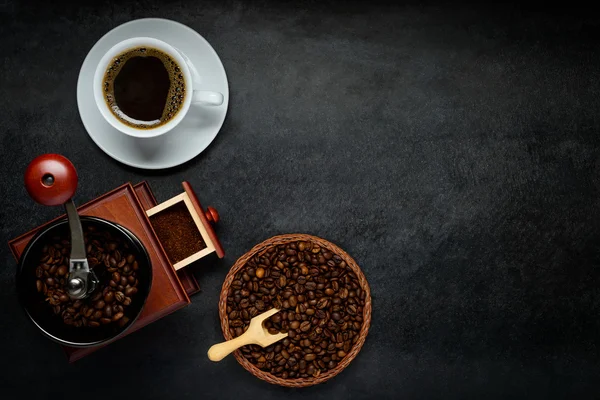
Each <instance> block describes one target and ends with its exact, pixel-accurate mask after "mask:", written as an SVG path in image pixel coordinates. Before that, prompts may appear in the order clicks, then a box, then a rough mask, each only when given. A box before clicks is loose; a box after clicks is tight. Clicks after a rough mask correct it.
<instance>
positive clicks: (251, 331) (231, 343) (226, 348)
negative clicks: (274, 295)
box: [208, 308, 288, 361]
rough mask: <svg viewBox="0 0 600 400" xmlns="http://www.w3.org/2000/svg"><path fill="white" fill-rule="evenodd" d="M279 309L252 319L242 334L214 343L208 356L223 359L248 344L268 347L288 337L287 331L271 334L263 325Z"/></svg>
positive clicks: (213, 359) (217, 359) (211, 358)
mask: <svg viewBox="0 0 600 400" xmlns="http://www.w3.org/2000/svg"><path fill="white" fill-rule="evenodd" d="M278 312H279V310H278V309H276V308H272V309H270V310H269V311H266V312H264V313H262V314H260V315H257V316H256V317H254V318H252V319H251V320H250V326H249V327H248V330H247V331H246V332H245V333H244V334H243V335H241V336H238V337H236V338H235V339H231V340H228V341H227V342H223V343H219V344H215V345H213V346H212V347H211V348H210V349H208V358H209V359H210V360H211V361H221V360H222V359H224V358H225V357H226V356H227V355H228V354H229V353H231V352H232V351H234V350H237V349H238V348H240V347H242V346H245V345H247V344H258V345H261V346H262V347H267V346H269V345H271V344H273V343H275V342H277V341H279V340H281V339H283V338H284V337H287V335H288V334H287V333H278V334H276V335H271V334H270V333H269V332H268V331H267V330H266V329H265V327H264V326H263V322H264V321H265V320H266V319H267V318H269V317H270V316H272V315H274V314H277V313H278Z"/></svg>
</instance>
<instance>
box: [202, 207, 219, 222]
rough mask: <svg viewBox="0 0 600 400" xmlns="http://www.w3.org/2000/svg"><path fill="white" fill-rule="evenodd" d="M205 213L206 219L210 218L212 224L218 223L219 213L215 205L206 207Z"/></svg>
mask: <svg viewBox="0 0 600 400" xmlns="http://www.w3.org/2000/svg"><path fill="white" fill-rule="evenodd" d="M204 215H206V219H207V220H208V222H210V223H212V224H216V223H217V222H219V213H218V212H217V210H216V209H214V208H213V207H210V206H208V207H206V212H205V213H204Z"/></svg>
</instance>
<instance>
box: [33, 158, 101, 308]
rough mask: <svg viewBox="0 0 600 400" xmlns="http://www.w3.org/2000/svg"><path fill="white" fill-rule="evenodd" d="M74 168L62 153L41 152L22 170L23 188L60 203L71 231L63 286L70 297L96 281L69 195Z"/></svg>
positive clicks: (83, 292) (81, 293)
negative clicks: (69, 251) (66, 270)
mask: <svg viewBox="0 0 600 400" xmlns="http://www.w3.org/2000/svg"><path fill="white" fill-rule="evenodd" d="M77 181H78V179H77V171H76V170H75V167H74V166H73V164H72V163H71V161H69V159H67V158H66V157H63V156H61V155H60V154H44V155H41V156H39V157H36V158H35V159H33V161H31V163H30V164H29V165H28V166H27V170H26V171H25V188H26V189H27V192H28V193H29V195H30V196H31V198H32V199H33V200H35V201H36V202H38V203H40V204H43V205H46V206H56V205H61V204H64V207H65V210H66V212H67V218H68V221H69V230H70V232H71V255H70V257H69V283H68V285H67V289H68V291H69V294H70V295H71V297H73V298H83V297H85V296H86V295H87V293H91V291H93V289H94V287H95V286H96V283H97V278H96V277H95V274H94V273H93V272H91V273H90V269H89V265H88V262H87V258H86V253H85V243H84V239H83V229H82V228H81V221H80V219H79V214H77V208H76V207H75V203H73V200H72V198H73V195H74V194H75V190H76V189H77Z"/></svg>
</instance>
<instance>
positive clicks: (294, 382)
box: [219, 234, 371, 388]
mask: <svg viewBox="0 0 600 400" xmlns="http://www.w3.org/2000/svg"><path fill="white" fill-rule="evenodd" d="M295 241H307V242H313V243H316V244H318V245H319V246H320V247H322V248H326V249H328V250H329V251H331V252H332V253H334V254H337V255H338V256H340V257H341V258H342V259H343V260H344V261H345V262H346V264H347V265H348V266H349V267H350V268H351V269H352V271H353V272H354V273H355V274H356V276H357V278H358V281H359V283H360V286H361V289H362V290H364V291H365V293H366V296H365V305H364V307H363V325H362V328H361V330H360V333H359V336H358V340H357V341H356V343H354V346H353V347H352V349H351V350H350V352H349V353H348V354H347V355H346V356H345V357H344V358H343V359H342V361H340V362H339V364H338V365H337V366H336V367H335V368H334V369H331V370H329V371H327V372H325V373H323V374H321V375H319V376H317V377H310V378H294V379H283V378H279V377H276V376H274V375H272V374H270V373H268V372H265V371H261V370H260V369H259V368H258V367H256V366H255V365H254V364H252V363H251V362H250V361H248V360H247V359H246V358H245V357H244V356H243V355H242V353H241V351H240V350H236V351H235V352H234V356H235V358H236V360H237V361H238V362H239V363H240V364H241V365H242V367H244V368H245V369H247V370H248V371H250V373H251V374H252V375H254V376H256V377H257V378H260V379H262V380H264V381H267V382H269V383H273V384H276V385H281V386H287V387H296V388H298V387H306V386H312V385H316V384H319V383H323V382H325V381H327V380H329V379H331V378H333V377H334V376H336V375H337V374H339V373H340V372H342V370H343V369H344V368H346V367H347V366H348V365H349V364H350V362H352V360H353V359H354V357H356V355H357V354H358V352H359V351H360V349H361V348H362V346H363V344H364V342H365V339H366V337H367V333H368V332H369V326H370V325H371V291H370V289H369V284H368V283H367V280H366V278H365V276H364V275H363V273H362V271H361V270H360V268H359V267H358V265H357V264H356V262H355V261H354V260H353V259H352V257H350V256H349V255H348V254H347V253H346V252H345V251H344V250H342V249H340V248H339V247H338V246H336V245H334V244H333V243H330V242H328V241H326V240H324V239H321V238H318V237H316V236H311V235H305V234H288V235H279V236H273V237H272V238H270V239H267V240H265V241H264V242H262V243H260V244H258V245H256V246H254V247H253V248H252V249H251V250H250V251H249V252H247V253H246V254H244V255H243V256H242V257H240V258H239V259H238V260H237V261H236V263H235V264H234V265H233V267H232V268H231V270H230V271H229V273H228V274H227V277H226V278H225V282H224V283H223V288H222V289H221V297H220V299H219V317H220V319H221V329H222V330H223V335H224V336H225V339H226V340H231V339H233V337H232V336H231V334H230V333H229V319H228V316H227V293H228V292H229V287H230V286H231V283H232V282H233V280H234V276H235V274H236V273H237V272H238V271H239V270H240V269H241V268H242V267H243V266H244V265H245V264H246V263H247V262H248V260H250V259H251V258H252V257H254V256H255V255H257V254H262V253H264V252H265V251H266V250H268V249H269V248H271V247H273V246H278V245H281V244H285V243H289V242H295Z"/></svg>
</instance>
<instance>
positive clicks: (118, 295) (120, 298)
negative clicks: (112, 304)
mask: <svg viewBox="0 0 600 400" xmlns="http://www.w3.org/2000/svg"><path fill="white" fill-rule="evenodd" d="M115 300H117V301H118V302H119V303H121V302H122V301H123V300H125V295H124V294H123V292H115Z"/></svg>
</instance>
